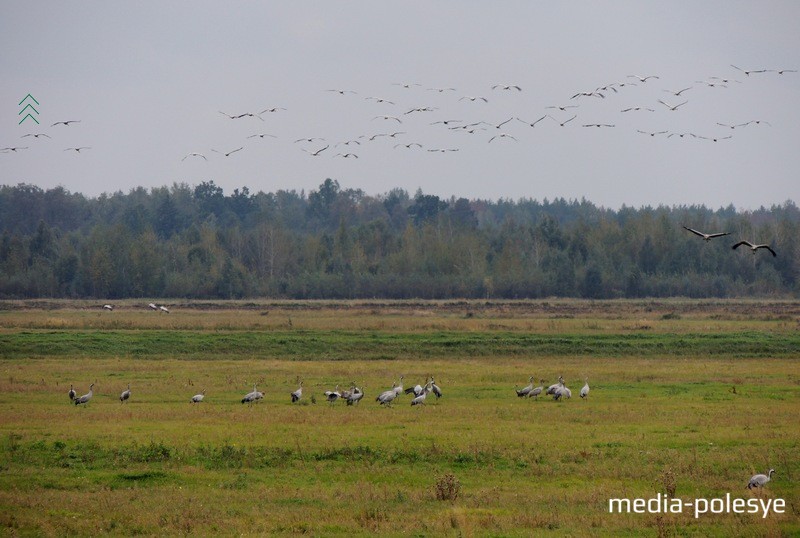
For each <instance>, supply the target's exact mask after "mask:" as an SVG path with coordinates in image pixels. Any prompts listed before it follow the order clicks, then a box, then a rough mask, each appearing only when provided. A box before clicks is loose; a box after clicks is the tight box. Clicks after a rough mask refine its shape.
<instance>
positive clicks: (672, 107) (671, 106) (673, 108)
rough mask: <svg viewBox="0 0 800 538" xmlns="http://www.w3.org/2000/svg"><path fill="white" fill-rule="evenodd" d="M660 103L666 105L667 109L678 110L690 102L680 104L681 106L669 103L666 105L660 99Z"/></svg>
mask: <svg viewBox="0 0 800 538" xmlns="http://www.w3.org/2000/svg"><path fill="white" fill-rule="evenodd" d="M658 102H659V103H661V104H662V105H664V106H665V107H667V108H668V109H670V110H677V109H678V107H679V106H683V105H685V104H686V103H688V102H689V101H684V102H683V103H680V104H677V105H671V104H669V103H665V102H664V101H662V100H661V99H659V100H658Z"/></svg>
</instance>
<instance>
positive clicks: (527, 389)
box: [514, 376, 533, 398]
mask: <svg viewBox="0 0 800 538" xmlns="http://www.w3.org/2000/svg"><path fill="white" fill-rule="evenodd" d="M528 383H529V384H528V386H527V387H522V388H521V389H514V391H515V392H516V393H517V397H518V398H524V397H525V396H527V395H528V394H530V392H531V391H532V390H533V376H530V377H529V378H528Z"/></svg>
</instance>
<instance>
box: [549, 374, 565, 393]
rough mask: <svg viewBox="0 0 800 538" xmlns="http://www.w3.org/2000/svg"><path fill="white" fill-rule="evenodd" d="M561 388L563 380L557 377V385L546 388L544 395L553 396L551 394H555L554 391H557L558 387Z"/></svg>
mask: <svg viewBox="0 0 800 538" xmlns="http://www.w3.org/2000/svg"><path fill="white" fill-rule="evenodd" d="M563 386H564V378H563V377H561V376H558V383H554V384H553V385H550V386H549V387H547V391H546V392H545V394H547V395H553V394H555V393H556V391H557V390H558V389H559V387H563Z"/></svg>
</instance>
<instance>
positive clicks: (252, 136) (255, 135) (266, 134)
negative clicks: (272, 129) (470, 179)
mask: <svg viewBox="0 0 800 538" xmlns="http://www.w3.org/2000/svg"><path fill="white" fill-rule="evenodd" d="M265 136H269V137H270V138H278V137H277V136H275V135H271V134H268V133H258V134H253V135H250V136H248V137H247V138H256V137H258V138H264V137H265Z"/></svg>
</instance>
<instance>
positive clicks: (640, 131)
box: [636, 129, 672, 136]
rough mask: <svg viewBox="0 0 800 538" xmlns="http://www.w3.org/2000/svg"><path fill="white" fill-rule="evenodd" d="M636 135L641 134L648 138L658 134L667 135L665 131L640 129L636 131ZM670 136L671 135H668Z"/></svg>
mask: <svg viewBox="0 0 800 538" xmlns="http://www.w3.org/2000/svg"><path fill="white" fill-rule="evenodd" d="M636 132H637V133H642V134H646V135H650V136H656V135H660V134H667V131H642V130H641V129H636ZM670 136H672V135H670Z"/></svg>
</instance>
